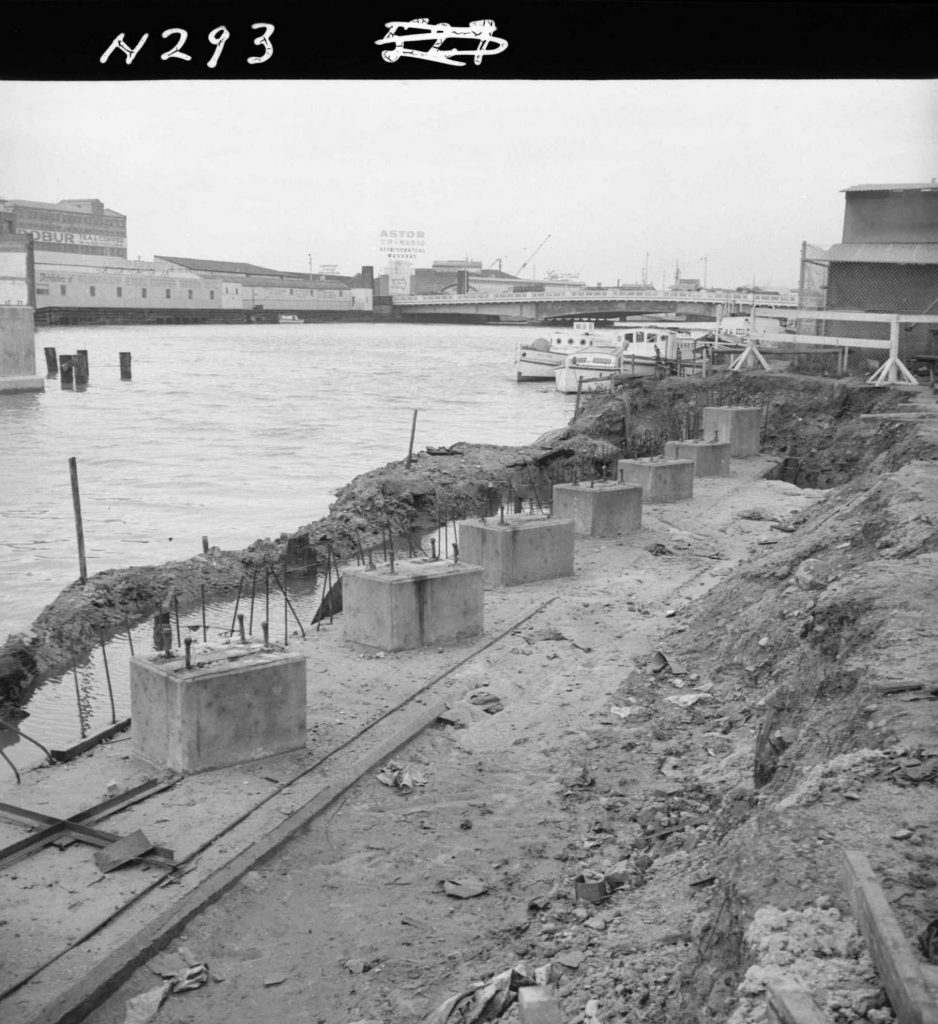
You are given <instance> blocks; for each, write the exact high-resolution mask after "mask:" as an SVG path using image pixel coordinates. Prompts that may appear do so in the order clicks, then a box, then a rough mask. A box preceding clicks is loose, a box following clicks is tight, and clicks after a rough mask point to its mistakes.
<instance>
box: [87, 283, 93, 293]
mask: <svg viewBox="0 0 938 1024" xmlns="http://www.w3.org/2000/svg"><path fill="white" fill-rule="evenodd" d="M88 294H89V295H94V285H93V284H92V285H89V286H88Z"/></svg>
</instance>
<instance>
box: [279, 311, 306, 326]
mask: <svg viewBox="0 0 938 1024" xmlns="http://www.w3.org/2000/svg"><path fill="white" fill-rule="evenodd" d="M304 322H305V321H304V320H303V319H302V318H301V317H298V316H297V315H296V314H295V313H281V314H280V315H279V316H278V317H277V323H278V324H301V323H304Z"/></svg>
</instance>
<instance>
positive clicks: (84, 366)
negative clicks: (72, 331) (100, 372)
mask: <svg viewBox="0 0 938 1024" xmlns="http://www.w3.org/2000/svg"><path fill="white" fill-rule="evenodd" d="M88 373H89V368H88V350H87V349H85V348H80V349H78V350H77V351H76V352H75V383H76V384H87V383H88Z"/></svg>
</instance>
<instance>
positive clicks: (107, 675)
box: [98, 627, 178, 723]
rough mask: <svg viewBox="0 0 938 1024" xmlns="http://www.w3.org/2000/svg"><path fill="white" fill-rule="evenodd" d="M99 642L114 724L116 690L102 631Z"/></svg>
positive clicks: (99, 634)
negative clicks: (112, 684) (112, 681)
mask: <svg viewBox="0 0 938 1024" xmlns="http://www.w3.org/2000/svg"><path fill="white" fill-rule="evenodd" d="M177 628H178V627H177ZM98 641H99V642H100V644H101V657H102V658H103V659H104V678H105V679H106V680H107V695H108V697H109V698H110V700H111V722H112V723H114V722H116V721H117V712H116V711H115V710H114V690H113V689H112V688H111V671H110V669H109V668H108V665H107V648H106V647H105V644H104V634H103V633H102V632H101V631H100V630H98Z"/></svg>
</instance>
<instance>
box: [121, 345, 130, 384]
mask: <svg viewBox="0 0 938 1024" xmlns="http://www.w3.org/2000/svg"><path fill="white" fill-rule="evenodd" d="M120 361H121V380H132V379H133V377H132V374H131V371H130V353H129V352H121V353H120Z"/></svg>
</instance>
